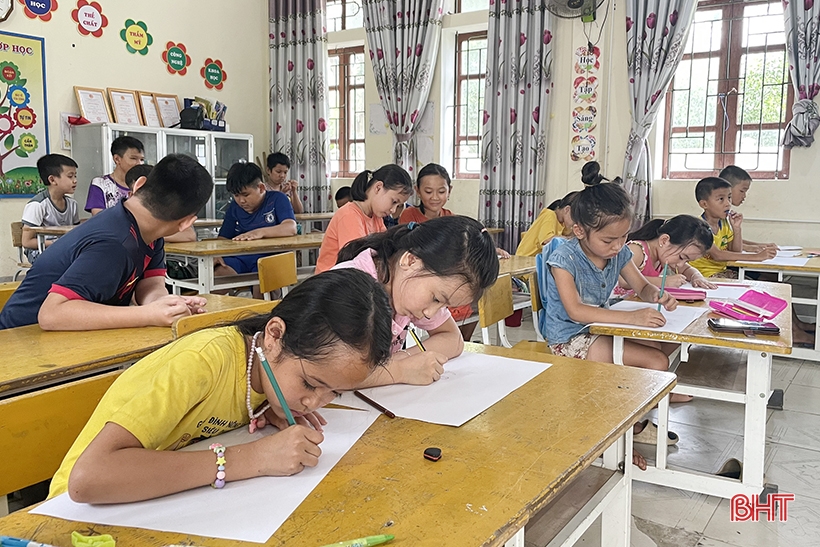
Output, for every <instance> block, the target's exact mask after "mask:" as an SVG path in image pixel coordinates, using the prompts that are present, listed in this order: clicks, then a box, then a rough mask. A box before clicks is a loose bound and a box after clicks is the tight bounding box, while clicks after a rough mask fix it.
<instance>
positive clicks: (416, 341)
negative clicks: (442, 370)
mask: <svg viewBox="0 0 820 547" xmlns="http://www.w3.org/2000/svg"><path fill="white" fill-rule="evenodd" d="M409 330H410V336H412V337H413V341H414V342H415V343H416V345H417V346H418V347H419V349H420V350H421V351H427V350H426V349H424V344H422V343H421V340H419V337H418V336H416V331H414V330H413V329H409Z"/></svg>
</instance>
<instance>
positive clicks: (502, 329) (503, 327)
mask: <svg viewBox="0 0 820 547" xmlns="http://www.w3.org/2000/svg"><path fill="white" fill-rule="evenodd" d="M498 342H499V343H500V344H501V345H502V346H504V347H505V348H511V347H512V344H510V341H509V340H507V324H506V323H505V322H504V320H503V319H502V320H501V321H499V322H498Z"/></svg>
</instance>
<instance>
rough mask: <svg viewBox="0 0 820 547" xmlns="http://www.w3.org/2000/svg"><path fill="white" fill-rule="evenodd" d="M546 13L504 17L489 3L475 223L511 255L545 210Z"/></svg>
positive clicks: (522, 10)
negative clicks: (494, 231) (494, 233)
mask: <svg viewBox="0 0 820 547" xmlns="http://www.w3.org/2000/svg"><path fill="white" fill-rule="evenodd" d="M545 5H546V2H544V1H540V2H532V3H524V2H521V3H517V4H516V6H515V9H507V8H508V3H507V2H506V1H499V0H495V1H493V0H490V20H489V27H488V31H487V59H488V62H487V79H486V89H485V91H484V119H483V128H482V140H481V189H480V192H479V193H480V200H481V201H483V204H480V206H479V217H480V220H481V221H482V222H483V223H484V225H485V226H488V227H500V228H504V233H503V235H501V234H500V235H499V245H500V246H501V247H503V248H504V249H507V250H508V251H510V252H512V251H515V248H516V247H517V246H518V240H519V239H520V235H521V232H522V231H525V230H527V229H528V228H529V227H530V225H531V224H532V222H533V220H534V219H535V217H537V216H538V213H539V212H540V211H541V209H542V208H543V207H544V195H545V191H544V187H543V184H542V181H543V180H544V174H545V171H546V161H545V160H546V155H547V129H548V127H549V113H550V107H549V105H550V101H549V98H550V97H549V94H550V90H551V89H552V74H551V66H552V16H551V15H550V13H549V12H548V11H547V10H546V7H545ZM510 7H511V6H510Z"/></svg>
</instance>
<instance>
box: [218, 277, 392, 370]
mask: <svg viewBox="0 0 820 547" xmlns="http://www.w3.org/2000/svg"><path fill="white" fill-rule="evenodd" d="M274 317H278V318H280V319H281V320H282V321H283V322H284V323H285V326H286V328H285V333H284V336H282V350H283V352H285V353H287V354H288V355H291V356H293V357H296V358H298V359H305V360H307V361H311V362H314V363H315V362H317V360H321V359H325V358H327V357H328V356H330V354H331V352H332V351H333V349H334V348H335V347H337V346H338V344H343V345H345V346H348V347H350V348H353V349H355V350H356V351H358V352H359V354H361V356H362V357H363V358H364V359H365V360H366V361H367V363H368V365H370V368H371V369H374V368H376V367H377V366H383V365H384V364H385V363H387V360H388V359H389V358H390V346H391V344H392V342H393V330H392V324H393V310H392V309H391V308H390V300H389V299H388V297H387V293H385V291H384V288H383V287H382V286H381V285H379V283H378V282H376V280H375V279H373V278H372V277H371V276H369V275H368V274H366V273H364V272H361V271H359V270H354V269H341V270H332V271H329V272H324V273H321V274H319V275H315V276H313V277H309V278H308V279H306V280H305V281H303V282H302V283H301V284H299V285H297V286H296V287H295V288H294V289H293V290H291V291H290V292H288V294H287V296H285V298H284V299H283V300H282V301H281V302H280V303H279V304H278V305H277V306H276V307H275V308H273V310H272V311H271V313H270V314H268V315H256V316H252V317H249V318H247V319H243V320H240V321H238V322H236V323H234V326H235V327H236V329H237V330H238V331H239V332H240V333H242V334H244V335H245V336H253V335H254V333H257V332H260V331H261V332H264V331H265V326H266V325H267V324H268V322H269V321H270V320H271V319H273V318H274Z"/></svg>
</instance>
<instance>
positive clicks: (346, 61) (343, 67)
mask: <svg viewBox="0 0 820 547" xmlns="http://www.w3.org/2000/svg"><path fill="white" fill-rule="evenodd" d="M327 55H328V58H330V57H336V56H337V57H339V64H338V74H337V76H338V80H337V81H336V82H330V81H328V86H327V87H328V92H331V91H337V92H338V94H339V101H340V103H339V110H340V111H341V117H340V118H338V119H337V120H336V121H337V127H338V129H339V138H338V139H334V138H332V136H331V138H330V139H329V140H328V145H329V146H330V145H332V144H334V143H335V144H337V146H338V149H339V159H338V162H339V170H338V171H333V170H331V172H330V176H331V178H351V177H356V175H358V174H359V170H358V169H356V168H355V162H356V161H357V160H356V159H352V158H351V157H350V145H351V144H362V145H364V144H365V137H366V131H365V134H362V136H361V138H359V139H354V138H351V137H350V124H351V123H353V124H355V123H356V119H355V112H352V111H351V110H350V108H352V105H350V93H351V91H355V90H357V89H361V90H363V91H364V90H365V85H366V84H365V83H364V82H363V83H362V84H360V85H359V84H351V83H350V79H351V75H350V58H351V57H352V56H353V55H362V56H363V57H364V55H365V51H364V46H363V45H361V46H349V47H340V48H334V49H331V50H328V52H327ZM363 62H365V63H366V62H367V59H366V58H364V61H363ZM334 84H335V85H334ZM365 102H367V97H365ZM362 113H363V114H364V115H365V116H367V108H366V107H364V110H362ZM365 121H366V120H365ZM330 161H331V162H332V161H333V160H330ZM360 161H364V159H362V160H360ZM331 165H332V163H331ZM351 167H352V168H351Z"/></svg>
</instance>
